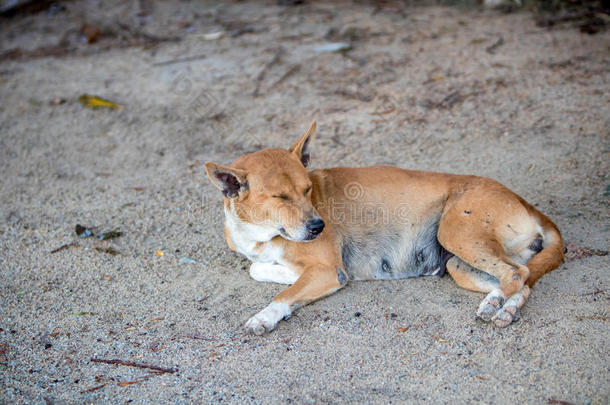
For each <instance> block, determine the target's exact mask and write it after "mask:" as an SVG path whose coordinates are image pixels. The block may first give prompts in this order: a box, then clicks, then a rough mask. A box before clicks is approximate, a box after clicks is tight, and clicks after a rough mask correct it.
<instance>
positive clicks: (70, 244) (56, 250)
mask: <svg viewBox="0 0 610 405" xmlns="http://www.w3.org/2000/svg"><path fill="white" fill-rule="evenodd" d="M73 246H78V243H76V242H71V243H66V244H65V245H61V246H60V247H58V248H57V249H53V250H51V251H50V252H49V253H57V252H60V251H62V250H64V249H68V248H71V247H73Z"/></svg>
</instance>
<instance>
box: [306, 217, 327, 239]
mask: <svg viewBox="0 0 610 405" xmlns="http://www.w3.org/2000/svg"><path fill="white" fill-rule="evenodd" d="M305 226H306V227H307V230H308V231H309V233H311V234H312V235H318V234H320V233H322V230H323V229H324V221H323V220H322V218H313V219H310V220H308V221H307V223H306V224H305Z"/></svg>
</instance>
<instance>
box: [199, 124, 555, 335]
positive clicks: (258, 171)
mask: <svg viewBox="0 0 610 405" xmlns="http://www.w3.org/2000/svg"><path fill="white" fill-rule="evenodd" d="M315 131H316V123H315V122H314V123H313V124H311V126H310V128H309V130H308V131H307V132H306V133H305V134H304V135H303V136H302V137H301V138H300V139H299V140H297V141H296V143H295V144H294V145H292V147H290V149H288V150H286V149H265V150H261V151H258V152H255V153H250V154H246V155H244V156H241V157H240V158H238V159H237V160H236V161H235V162H234V163H233V164H232V165H230V166H223V165H219V164H217V163H212V162H208V163H206V165H205V168H206V172H207V174H208V176H209V178H210V180H211V181H212V183H213V184H214V185H215V186H216V187H217V188H218V189H220V190H221V191H222V193H223V195H224V212H225V228H224V229H225V238H226V240H227V244H228V245H229V248H230V249H232V250H233V251H236V252H239V253H241V254H243V255H245V256H246V257H247V258H248V259H250V260H251V261H252V265H251V266H250V275H251V276H252V278H254V279H255V280H257V281H266V282H275V283H283V284H289V285H290V287H288V288H286V289H285V290H284V291H282V292H281V293H280V294H278V295H277V296H276V297H275V298H274V299H273V300H272V301H271V303H270V304H269V305H268V306H267V307H265V308H264V309H263V310H262V311H260V312H259V313H257V314H256V315H254V316H253V317H252V318H250V320H248V322H247V323H246V329H247V330H249V331H250V332H252V333H255V334H257V335H260V334H263V333H265V332H268V331H271V330H273V329H274V328H275V327H276V325H277V324H278V322H279V321H280V320H281V319H284V318H288V317H290V315H291V313H292V312H293V311H294V310H295V309H297V308H299V307H301V306H303V305H306V304H308V303H310V302H312V301H315V300H317V299H319V298H322V297H324V296H326V295H329V294H332V293H334V292H335V291H337V290H338V289H340V288H341V287H343V286H345V285H346V284H347V282H348V280H372V279H384V280H390V279H400V278H405V277H419V276H427V275H442V274H443V273H445V272H448V273H449V274H450V275H451V277H452V278H453V279H454V280H455V282H456V283H457V284H458V285H459V286H460V287H462V288H465V289H468V290H472V291H477V292H482V293H486V294H487V296H486V297H485V299H483V301H482V302H481V304H480V305H479V308H478V310H477V316H479V317H480V318H482V319H483V320H485V321H491V322H493V323H494V324H495V325H496V326H499V327H504V326H507V325H509V324H510V323H511V322H513V321H515V320H517V319H518V318H519V309H520V308H521V307H522V306H523V305H524V304H525V302H526V301H527V299H528V297H529V294H530V287H532V286H533V285H534V283H535V282H536V280H538V278H540V277H541V276H542V275H543V274H545V273H547V272H549V271H551V270H553V269H555V268H556V267H557V266H559V264H560V263H561V261H562V259H563V250H564V246H563V240H562V237H561V234H560V233H559V230H558V229H557V226H555V224H554V223H553V222H552V221H551V220H550V219H549V218H547V217H546V216H545V215H544V214H542V213H540V212H539V211H538V210H536V209H535V208H534V207H533V206H531V205H530V204H528V203H527V202H525V201H524V200H523V199H522V198H521V197H519V196H518V195H516V194H515V193H513V192H512V191H510V190H509V189H507V188H506V187H504V186H503V185H502V184H500V183H498V182H497V181H494V180H491V179H487V178H482V177H476V176H462V175H453V174H443V173H431V172H421V171H410V170H404V169H400V168H397V167H390V166H372V167H363V168H349V167H337V168H332V169H320V170H313V171H311V172H308V171H307V169H306V168H307V165H308V163H309V159H310V154H309V146H310V144H311V141H312V139H313V138H314V135H315Z"/></svg>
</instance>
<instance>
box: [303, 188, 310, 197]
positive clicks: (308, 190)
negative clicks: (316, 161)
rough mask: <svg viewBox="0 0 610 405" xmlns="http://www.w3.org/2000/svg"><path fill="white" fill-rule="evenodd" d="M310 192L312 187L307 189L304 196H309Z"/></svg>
mask: <svg viewBox="0 0 610 405" xmlns="http://www.w3.org/2000/svg"><path fill="white" fill-rule="evenodd" d="M310 191H311V186H309V187H307V188H306V189H305V192H304V193H303V194H304V195H307V194H309V192H310Z"/></svg>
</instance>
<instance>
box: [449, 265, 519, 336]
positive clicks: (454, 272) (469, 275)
mask: <svg viewBox="0 0 610 405" xmlns="http://www.w3.org/2000/svg"><path fill="white" fill-rule="evenodd" d="M447 272H448V273H449V274H450V275H451V277H452V278H453V280H454V281H455V283H456V284H457V285H459V286H460V287H462V288H464V289H466V290H470V291H476V292H482V293H491V292H492V291H494V290H496V289H498V288H499V286H500V281H499V280H498V279H497V278H496V277H494V276H492V275H491V274H488V273H485V272H484V271H481V270H479V269H476V268H474V267H472V266H471V265H469V264H468V263H466V262H464V261H463V260H462V259H460V258H459V257H457V256H453V257H452V258H451V259H449V261H448V262H447ZM529 295H530V288H529V287H528V286H527V285H524V286H523V287H522V288H521V290H519V291H518V292H517V293H515V294H513V295H512V296H511V297H510V298H509V299H508V300H506V302H505V303H504V305H503V306H502V308H500V309H499V310H496V309H495V307H494V309H493V311H494V312H495V314H494V315H493V316H492V317H491V320H492V321H493V322H494V323H495V324H496V325H498V326H506V325H508V324H510V323H511V322H514V321H516V320H518V319H519V316H520V309H521V307H523V305H525V302H526V301H527V299H528V297H529ZM492 297H497V294H494V295H492ZM490 300H491V298H490ZM488 301H489V300H488ZM484 302H485V301H484Z"/></svg>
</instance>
